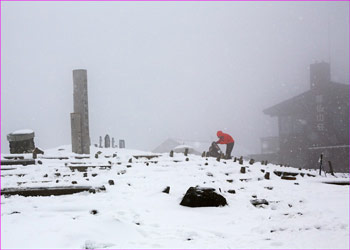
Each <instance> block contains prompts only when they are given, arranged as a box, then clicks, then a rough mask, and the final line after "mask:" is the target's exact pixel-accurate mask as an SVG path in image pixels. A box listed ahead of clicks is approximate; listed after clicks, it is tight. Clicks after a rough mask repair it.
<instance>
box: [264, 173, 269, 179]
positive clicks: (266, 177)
mask: <svg viewBox="0 0 350 250" xmlns="http://www.w3.org/2000/svg"><path fill="white" fill-rule="evenodd" d="M264 178H265V179H266V180H270V172H266V173H265V175H264Z"/></svg>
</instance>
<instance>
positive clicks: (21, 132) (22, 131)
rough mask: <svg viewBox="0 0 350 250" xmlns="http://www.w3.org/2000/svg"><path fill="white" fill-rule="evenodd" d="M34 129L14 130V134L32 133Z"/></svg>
mask: <svg viewBox="0 0 350 250" xmlns="http://www.w3.org/2000/svg"><path fill="white" fill-rule="evenodd" d="M32 133H34V131H33V130H32V129H21V130H16V131H14V132H12V133H11V134H13V135H22V134H32Z"/></svg>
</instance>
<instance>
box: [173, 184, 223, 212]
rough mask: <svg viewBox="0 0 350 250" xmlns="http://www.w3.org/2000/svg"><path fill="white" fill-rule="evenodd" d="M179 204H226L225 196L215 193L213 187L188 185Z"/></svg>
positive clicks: (216, 205) (208, 205)
mask: <svg viewBox="0 0 350 250" xmlns="http://www.w3.org/2000/svg"><path fill="white" fill-rule="evenodd" d="M180 205H182V206H187V207H218V206H226V205H227V201H226V199H225V197H223V196H222V195H220V194H217V193H215V189H214V188H201V187H198V186H197V187H190V188H189V189H188V190H187V192H186V194H185V196H184V197H183V199H182V201H181V203H180Z"/></svg>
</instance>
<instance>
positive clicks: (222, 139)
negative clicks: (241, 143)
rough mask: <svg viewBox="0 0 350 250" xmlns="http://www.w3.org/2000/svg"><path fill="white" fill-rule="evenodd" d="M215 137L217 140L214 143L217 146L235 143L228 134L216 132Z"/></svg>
mask: <svg viewBox="0 0 350 250" xmlns="http://www.w3.org/2000/svg"><path fill="white" fill-rule="evenodd" d="M216 135H217V136H218V137H219V140H218V141H217V142H216V143H217V144H229V143H234V142H235V141H234V140H233V138H232V137H231V136H230V135H229V134H225V133H223V132H222V131H218V132H217V133H216Z"/></svg>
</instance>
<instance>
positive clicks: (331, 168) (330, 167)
mask: <svg viewBox="0 0 350 250" xmlns="http://www.w3.org/2000/svg"><path fill="white" fill-rule="evenodd" d="M328 165H329V171H330V172H331V175H333V176H334V171H333V167H332V162H331V161H328Z"/></svg>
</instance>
